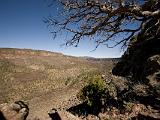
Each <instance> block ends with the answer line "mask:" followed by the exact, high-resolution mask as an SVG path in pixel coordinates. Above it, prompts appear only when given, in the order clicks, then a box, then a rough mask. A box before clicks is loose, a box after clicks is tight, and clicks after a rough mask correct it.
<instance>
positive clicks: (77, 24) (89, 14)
mask: <svg viewBox="0 0 160 120" xmlns="http://www.w3.org/2000/svg"><path fill="white" fill-rule="evenodd" d="M48 1H50V3H51V4H50V5H53V4H54V2H59V3H60V5H61V6H60V9H61V13H60V14H59V15H60V16H59V17H57V19H56V17H55V16H50V17H48V18H46V19H45V22H46V23H48V25H49V26H51V27H54V29H52V33H53V35H54V36H56V35H57V34H59V33H61V32H69V33H70V36H68V38H67V41H66V45H69V46H70V45H74V46H77V45H78V44H79V42H80V41H81V40H83V38H85V37H89V38H91V39H92V40H94V41H95V43H96V45H97V46H96V47H98V46H99V45H101V44H104V45H106V46H107V47H115V46H117V45H119V44H121V45H122V47H124V46H127V45H128V43H129V42H130V40H131V38H132V37H133V36H135V35H137V34H138V33H141V32H143V33H145V34H148V37H147V39H152V38H154V37H157V35H158V34H159V32H160V1H159V0H57V1H55V0H48ZM150 24H152V25H150ZM148 25H150V26H149V27H148ZM153 30H154V32H153ZM151 32H152V33H153V34H150V33H151Z"/></svg>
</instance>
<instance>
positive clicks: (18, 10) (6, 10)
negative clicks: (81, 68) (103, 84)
mask: <svg viewBox="0 0 160 120" xmlns="http://www.w3.org/2000/svg"><path fill="white" fill-rule="evenodd" d="M54 6H56V5H54ZM55 10H57V9H55V8H49V7H47V4H46V3H45V0H0V47H1V48H4V47H5V48H6V47H9V48H28V49H39V50H48V51H53V52H61V53H63V54H67V55H72V56H91V57H98V58H107V57H108V58H112V57H120V56H121V54H122V53H123V52H122V51H121V49H120V48H118V47H117V48H114V49H109V48H107V47H106V46H100V47H99V48H97V50H95V51H92V50H93V49H94V48H95V44H94V43H93V42H91V41H89V40H85V41H82V42H81V43H80V44H79V46H78V47H66V46H61V44H63V43H64V42H65V36H63V35H61V36H57V38H56V39H53V38H52V35H51V33H50V31H49V29H48V28H47V25H46V24H45V23H44V22H43V18H44V17H47V16H49V15H50V14H52V15H54V14H55V13H56V11H55ZM91 51H92V52H91Z"/></svg>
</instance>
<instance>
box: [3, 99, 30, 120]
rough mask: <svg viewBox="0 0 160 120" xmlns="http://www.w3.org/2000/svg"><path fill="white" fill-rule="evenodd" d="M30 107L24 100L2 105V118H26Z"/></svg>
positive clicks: (14, 119) (24, 119)
mask: <svg viewBox="0 0 160 120" xmlns="http://www.w3.org/2000/svg"><path fill="white" fill-rule="evenodd" d="M28 114H29V108H28V106H27V105H26V104H25V103H24V102H23V101H16V102H14V103H12V104H7V103H4V104H1V105H0V120H26V118H27V116H28Z"/></svg>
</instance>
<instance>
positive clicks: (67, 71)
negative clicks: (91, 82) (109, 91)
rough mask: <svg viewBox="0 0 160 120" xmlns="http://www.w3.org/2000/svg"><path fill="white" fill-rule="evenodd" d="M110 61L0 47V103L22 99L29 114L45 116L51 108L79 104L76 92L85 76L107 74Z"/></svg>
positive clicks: (62, 107) (83, 82)
mask: <svg viewBox="0 0 160 120" xmlns="http://www.w3.org/2000/svg"><path fill="white" fill-rule="evenodd" d="M113 64H114V62H112V60H102V61H99V60H98V61H97V60H87V59H82V58H77V57H72V56H66V55H63V54H61V53H53V52H48V51H40V50H29V49H9V48H1V49H0V103H5V102H8V103H12V102H14V101H16V100H25V101H27V102H28V103H29V108H30V114H29V116H28V119H30V118H33V117H36V116H38V117H40V118H45V117H48V114H47V111H49V110H50V109H51V108H56V109H68V108H69V107H71V106H74V105H76V104H78V103H79V101H78V100H77V99H76V97H75V96H76V94H77V92H78V91H79V90H80V89H81V88H82V87H83V85H85V84H86V82H87V81H86V79H85V76H92V75H93V74H97V73H108V71H111V69H112V67H113Z"/></svg>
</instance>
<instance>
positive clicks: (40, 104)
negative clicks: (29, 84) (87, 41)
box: [27, 85, 80, 120]
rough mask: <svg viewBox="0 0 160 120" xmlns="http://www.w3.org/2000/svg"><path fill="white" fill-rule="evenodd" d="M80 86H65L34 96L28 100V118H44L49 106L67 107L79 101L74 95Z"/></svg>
mask: <svg viewBox="0 0 160 120" xmlns="http://www.w3.org/2000/svg"><path fill="white" fill-rule="evenodd" d="M79 89H80V86H79V87H78V86H77V85H76V86H68V87H66V88H61V89H56V90H53V91H51V92H48V93H47V94H44V95H41V96H39V97H35V98H33V99H31V100H29V110H30V111H29V116H28V117H27V118H28V119H27V120H29V119H33V117H35V116H37V117H38V118H41V119H45V118H47V117H48V114H47V112H48V111H49V110H50V109H51V108H56V109H67V108H69V107H71V106H73V105H74V104H76V103H78V102H79V101H78V100H76V99H75V98H76V97H75V96H76V94H77V92H78V91H79Z"/></svg>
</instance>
